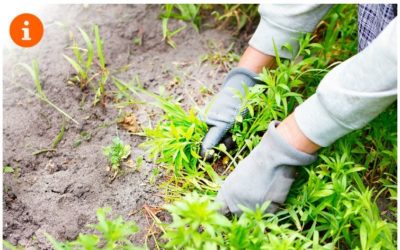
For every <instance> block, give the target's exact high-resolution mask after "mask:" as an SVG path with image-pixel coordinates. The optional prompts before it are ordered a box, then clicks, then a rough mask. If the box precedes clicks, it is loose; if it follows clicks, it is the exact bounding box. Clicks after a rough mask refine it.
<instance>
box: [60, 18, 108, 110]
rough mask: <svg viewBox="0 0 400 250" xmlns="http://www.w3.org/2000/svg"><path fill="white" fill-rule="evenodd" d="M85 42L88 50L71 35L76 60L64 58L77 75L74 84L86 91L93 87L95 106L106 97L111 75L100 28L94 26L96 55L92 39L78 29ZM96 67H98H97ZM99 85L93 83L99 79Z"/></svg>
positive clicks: (73, 80)
mask: <svg viewBox="0 0 400 250" xmlns="http://www.w3.org/2000/svg"><path fill="white" fill-rule="evenodd" d="M78 30H79V32H80V34H81V36H82V38H83V40H84V41H85V45H86V48H80V47H79V46H78V43H77V41H76V40H75V38H74V36H73V34H72V33H71V39H72V41H73V45H72V47H71V49H72V52H73V54H74V56H75V59H72V58H71V57H69V56H67V55H63V56H64V58H65V59H66V60H67V61H68V62H69V63H70V64H71V66H72V67H73V68H74V69H75V71H76V75H75V77H73V78H72V79H71V81H72V82H73V83H76V84H79V86H80V88H81V89H82V90H83V89H86V88H87V87H88V86H91V88H92V89H93V92H94V93H95V96H94V100H93V105H96V104H97V103H99V102H100V101H101V100H102V99H103V98H104V96H105V91H106V89H105V88H106V84H107V80H108V78H109V76H110V74H111V72H110V70H109V69H108V68H107V67H106V62H105V57H104V52H103V41H102V39H101V37H100V31H99V27H98V26H97V25H94V26H93V33H94V43H95V45H96V55H95V50H94V44H93V42H92V40H91V39H90V36H89V34H88V33H87V32H86V31H84V30H83V29H81V28H78ZM94 60H97V66H98V69H95V68H94V67H93V62H94ZM95 66H96V65H95ZM97 78H99V80H98V83H97V85H96V84H94V83H93V80H94V79H97Z"/></svg>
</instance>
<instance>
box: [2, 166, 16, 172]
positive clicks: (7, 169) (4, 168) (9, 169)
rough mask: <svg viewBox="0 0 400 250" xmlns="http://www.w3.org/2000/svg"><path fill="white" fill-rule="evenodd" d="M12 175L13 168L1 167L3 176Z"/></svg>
mask: <svg viewBox="0 0 400 250" xmlns="http://www.w3.org/2000/svg"><path fill="white" fill-rule="evenodd" d="M9 173H14V168H13V167H11V166H9V165H7V166H4V167H3V174H9Z"/></svg>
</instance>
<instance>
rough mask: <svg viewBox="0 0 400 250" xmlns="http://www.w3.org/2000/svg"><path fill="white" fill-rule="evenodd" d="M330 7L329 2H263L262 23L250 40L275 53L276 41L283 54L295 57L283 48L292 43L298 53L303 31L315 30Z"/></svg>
mask: <svg viewBox="0 0 400 250" xmlns="http://www.w3.org/2000/svg"><path fill="white" fill-rule="evenodd" d="M330 7H331V5H328V4H260V7H259V12H260V16H261V19H260V23H259V24H258V27H257V29H256V31H255V33H254V34H253V36H252V38H251V40H250V42H249V44H250V46H251V47H253V48H255V49H257V50H259V51H261V52H263V53H264V54H267V55H272V56H274V55H275V53H274V46H273V42H272V41H274V42H275V45H276V47H277V49H278V53H279V56H280V57H283V58H291V57H292V55H291V54H290V53H289V52H288V51H287V50H281V47H282V45H283V44H285V43H289V44H290V45H291V46H292V48H293V51H294V52H295V53H296V52H297V51H298V49H299V44H298V39H299V37H300V35H301V34H303V33H307V32H312V31H313V30H314V29H315V26H316V25H317V24H318V23H319V21H320V20H321V19H322V17H323V16H324V15H325V14H326V13H327V12H328V10H329V9H330Z"/></svg>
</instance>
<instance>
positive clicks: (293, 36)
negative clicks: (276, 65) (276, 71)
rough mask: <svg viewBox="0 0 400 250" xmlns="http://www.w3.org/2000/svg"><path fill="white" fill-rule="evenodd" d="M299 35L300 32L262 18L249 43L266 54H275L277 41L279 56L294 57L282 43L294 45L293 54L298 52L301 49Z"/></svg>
mask: <svg viewBox="0 0 400 250" xmlns="http://www.w3.org/2000/svg"><path fill="white" fill-rule="evenodd" d="M299 35H300V32H297V31H293V30H288V29H286V28H284V27H280V26H279V25H275V24H273V23H271V22H269V21H267V20H265V19H263V18H261V21H260V23H259V24H258V26H257V29H256V31H255V32H254V34H253V36H252V38H251V39H250V41H249V44H250V46H251V47H253V48H255V49H257V50H259V51H261V52H262V53H264V54H267V55H271V56H275V51H274V43H275V46H276V48H277V50H278V53H279V57H281V58H289V59H292V57H293V55H292V54H291V52H290V51H288V50H287V49H282V45H284V44H285V43H289V44H290V45H291V46H292V49H293V54H296V53H297V51H298V50H299V43H298V38H299Z"/></svg>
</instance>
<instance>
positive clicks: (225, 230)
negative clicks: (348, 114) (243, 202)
mask: <svg viewBox="0 0 400 250" xmlns="http://www.w3.org/2000/svg"><path fill="white" fill-rule="evenodd" d="M356 13H357V10H356V6H354V5H337V6H334V7H333V8H332V9H331V11H330V12H329V13H328V14H327V16H326V17H325V18H324V20H323V21H322V22H321V23H320V24H319V25H318V29H317V31H316V32H315V33H314V34H306V35H304V36H303V37H301V38H300V39H299V45H300V49H299V51H298V52H297V53H296V54H294V53H293V51H292V48H291V47H290V46H289V45H288V44H286V45H285V46H284V48H283V49H286V50H288V51H289V52H292V54H293V60H288V59H283V58H280V57H279V54H278V53H277V51H278V50H277V48H275V53H276V63H277V67H276V68H275V69H264V70H263V71H262V72H261V74H260V75H259V79H260V80H261V81H262V82H264V84H259V85H256V86H255V87H253V88H251V89H245V94H244V95H240V94H239V93H238V96H239V97H240V98H241V100H242V104H243V109H244V108H246V109H247V110H248V114H247V115H246V116H243V117H242V116H238V117H237V119H236V123H235V124H234V127H233V128H232V130H231V133H232V135H233V139H234V141H235V142H236V144H237V148H236V149H233V150H231V151H230V152H227V151H226V149H225V148H224V147H217V148H216V149H219V151H220V153H219V154H224V155H226V156H228V159H230V162H229V164H228V166H227V167H225V171H224V172H223V174H222V178H224V176H226V174H228V173H229V170H230V169H231V168H230V167H231V166H234V165H235V164H236V163H237V162H238V161H240V160H241V159H243V158H244V157H245V156H246V155H247V154H248V153H249V152H250V151H251V150H252V149H253V148H254V147H255V146H256V145H257V144H258V143H259V141H260V138H261V136H262V134H263V133H264V131H265V130H266V129H267V125H268V124H269V122H270V121H271V120H283V119H284V118H286V117H287V115H288V114H290V113H291V112H293V110H294V108H295V107H296V106H298V105H299V104H301V103H302V102H303V100H305V99H306V98H308V97H309V96H310V95H312V94H313V93H314V92H315V89H316V86H317V85H318V83H319V82H320V80H321V79H322V78H323V77H324V75H325V74H326V73H328V72H329V70H330V69H331V68H333V67H334V66H336V65H337V64H338V63H340V62H341V61H344V60H346V59H347V58H348V57H350V56H352V55H354V54H355V53H356V52H357V39H356V30H357V22H356V19H357V18H356ZM178 108H179V107H176V109H178ZM396 112H397V107H396V105H393V106H392V107H390V108H389V109H388V110H387V111H386V112H384V113H383V114H381V115H380V116H379V117H378V118H376V119H375V120H374V121H372V122H371V123H370V124H369V125H368V126H366V127H365V128H364V129H362V130H358V131H355V132H353V133H351V134H349V135H347V136H345V137H344V138H342V139H341V140H339V141H338V142H336V143H335V144H334V145H332V146H330V147H329V148H326V149H323V150H322V151H321V152H320V156H319V160H318V161H317V162H316V163H315V164H313V165H312V166H309V167H307V168H300V173H299V178H297V181H296V182H295V184H294V185H293V187H292V190H291V192H290V194H289V197H288V200H287V204H286V206H285V210H282V211H280V212H279V213H278V214H276V215H265V216H264V215H263V213H261V212H260V210H258V212H259V213H258V214H257V211H256V212H252V211H249V210H248V209H245V208H244V210H245V212H244V214H243V215H242V216H241V217H239V218H236V217H234V218H233V220H232V221H229V224H228V223H227V224H223V225H222V224H221V225H213V224H212V223H210V222H208V221H207V219H201V218H202V217H201V216H202V215H203V214H207V216H208V217H212V216H214V215H213V214H214V213H215V214H217V212H216V211H217V208H215V207H210V206H209V205H208V203H207V202H208V199H209V197H210V196H214V195H215V190H217V189H218V186H215V185H214V186H213V185H209V182H211V181H214V182H215V181H217V183H219V182H218V180H219V179H220V178H219V176H218V174H216V173H215V171H209V172H207V171H208V170H209V169H213V167H215V166H216V165H215V164H216V163H212V165H206V164H205V163H204V162H202V161H200V160H198V161H197V168H195V169H197V172H190V171H188V170H190V169H193V168H190V169H185V168H182V169H181V171H180V174H181V178H179V181H175V182H174V181H170V182H167V183H165V186H164V187H165V189H166V190H167V195H168V196H167V197H168V198H169V199H176V200H179V201H177V202H176V203H174V204H173V205H170V206H167V209H168V211H170V212H171V214H172V216H173V223H172V224H170V225H168V227H165V228H164V229H165V230H166V233H165V234H164V237H165V238H166V239H167V242H168V243H167V244H166V248H172V246H174V245H177V246H178V248H179V249H219V248H221V249H227V248H232V249H310V248H312V249H332V248H338V249H395V248H396V245H397V242H396V238H395V235H396V213H397V208H396V198H395V197H396V195H397V189H396V183H397V179H396V175H397V172H396V165H397V128H396V124H397V122H396V121H397V115H396ZM174 120H175V117H174V116H164V117H163V118H162V123H160V126H159V127H158V130H161V131H162V130H163V129H167V128H168V127H169V126H170V124H171V123H173V122H174ZM154 148H156V146H155V145H150V152H151V151H152V150H154ZM164 149H165V147H161V146H158V148H157V150H158V151H157V152H158V153H159V152H160V151H161V152H162V150H164ZM188 154H189V152H187V153H186V156H187V155H188ZM159 162H161V163H165V162H168V165H169V164H175V163H174V162H171V160H170V158H165V159H164V158H159ZM206 166H207V167H208V168H206ZM194 173H195V175H194ZM194 176H196V178H195V177H194ZM197 176H201V177H202V178H203V179H202V181H198V180H199V178H197ZM193 180H196V181H193ZM190 190H196V191H197V192H198V193H200V195H197V194H192V195H189V196H188V198H185V199H184V200H181V197H182V193H183V192H184V191H190ZM378 199H379V200H380V202H379V203H378V202H377V201H378ZM382 203H384V204H385V205H384V206H382V205H380V207H378V204H382ZM265 206H266V205H265ZM265 206H264V207H263V209H264V210H265V208H266V207H265ZM261 211H262V209H261ZM197 218H199V219H198V220H197ZM246 218H247V219H246ZM216 220H218V219H216ZM189 231H190V233H188V234H187V235H186V234H185V233H186V232H189ZM189 235H190V236H189Z"/></svg>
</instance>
